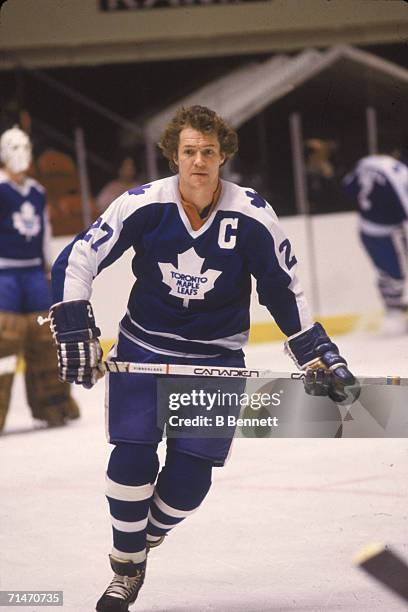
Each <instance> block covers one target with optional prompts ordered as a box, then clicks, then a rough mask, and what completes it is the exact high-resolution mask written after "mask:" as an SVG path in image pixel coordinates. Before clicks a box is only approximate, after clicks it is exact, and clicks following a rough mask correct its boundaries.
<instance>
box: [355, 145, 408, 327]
mask: <svg viewBox="0 0 408 612" xmlns="http://www.w3.org/2000/svg"><path fill="white" fill-rule="evenodd" d="M396 155H398V152H397V151H395V152H394V155H388V154H387V155H369V156H367V157H363V159H361V160H360V161H359V162H358V163H357V165H356V167H355V168H354V170H353V171H352V172H350V173H349V174H348V175H347V176H346V177H345V178H344V179H343V186H344V189H345V192H346V194H347V195H348V196H349V197H350V198H351V199H352V200H353V201H354V203H355V206H356V208H357V209H358V211H359V215H360V216H359V229H360V238H361V242H362V244H363V246H364V248H365V250H366V252H367V253H368V256H369V257H370V259H371V261H372V262H373V264H374V266H375V268H376V271H377V284H378V289H379V291H380V295H381V298H382V301H383V304H384V309H385V317H384V321H383V325H382V333H383V334H385V335H388V334H401V333H407V332H408V322H407V317H406V312H407V307H408V303H407V298H406V296H405V295H404V294H405V290H406V286H405V285H406V279H407V253H408V249H407V235H406V227H405V223H406V220H407V216H408V166H407V164H406V163H404V162H403V161H402V160H398V159H397V158H396Z"/></svg>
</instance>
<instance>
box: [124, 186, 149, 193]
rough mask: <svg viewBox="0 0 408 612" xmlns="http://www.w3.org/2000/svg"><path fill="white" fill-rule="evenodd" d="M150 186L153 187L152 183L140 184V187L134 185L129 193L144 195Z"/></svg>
mask: <svg viewBox="0 0 408 612" xmlns="http://www.w3.org/2000/svg"><path fill="white" fill-rule="evenodd" d="M149 187H151V185H150V184H149V185H147V184H146V185H139V186H138V187H134V188H133V189H129V191H128V194H129V195H143V194H144V193H146V190H147V189H149Z"/></svg>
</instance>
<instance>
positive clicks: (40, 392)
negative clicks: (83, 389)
mask: <svg viewBox="0 0 408 612" xmlns="http://www.w3.org/2000/svg"><path fill="white" fill-rule="evenodd" d="M38 315H43V316H46V315H47V313H46V312H40V313H32V314H29V315H26V317H27V334H26V338H25V343H24V358H25V362H26V371H25V382H26V392H27V401H28V404H29V406H30V409H31V412H32V415H33V417H34V418H35V419H41V420H44V421H47V423H48V424H49V425H51V426H57V425H62V424H64V422H65V419H76V418H78V417H79V416H80V412H79V408H78V405H77V403H76V402H75V400H74V399H73V398H72V397H71V389H70V385H69V384H68V383H65V382H61V381H60V380H59V379H58V363H57V355H56V351H55V346H54V341H53V338H52V334H51V331H50V329H49V327H48V326H46V325H42V326H40V325H38V323H37V317H38Z"/></svg>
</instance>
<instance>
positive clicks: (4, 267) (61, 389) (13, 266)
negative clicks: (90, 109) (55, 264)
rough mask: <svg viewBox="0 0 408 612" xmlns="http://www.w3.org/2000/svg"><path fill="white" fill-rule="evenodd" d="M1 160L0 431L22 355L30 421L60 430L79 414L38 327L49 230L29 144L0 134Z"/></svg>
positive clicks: (45, 293)
mask: <svg viewBox="0 0 408 612" xmlns="http://www.w3.org/2000/svg"><path fill="white" fill-rule="evenodd" d="M0 160H1V162H2V168H1V170H0V431H1V430H2V429H3V427H4V423H5V419H6V416H7V412H8V409H9V403H10V394H11V388H12V383H13V377H14V372H15V369H16V363H17V356H18V354H19V353H21V352H22V353H23V354H24V358H25V365H26V368H25V382H26V391H27V400H28V404H29V406H30V408H31V412H32V415H33V417H34V418H35V419H41V420H43V421H46V422H47V423H48V424H49V425H62V424H63V423H64V422H65V419H66V418H76V417H78V416H79V410H78V406H77V404H76V402H75V401H74V400H73V399H72V398H71V394H70V387H69V385H68V384H67V383H63V382H60V381H59V380H58V370H57V362H56V359H55V349H54V345H53V339H52V336H51V334H50V333H49V330H48V329H47V328H45V327H44V328H40V327H39V326H38V325H37V316H39V315H44V314H46V313H47V312H48V309H49V307H50V305H51V291H50V287H49V281H48V280H47V277H46V268H47V266H48V269H49V267H50V263H51V262H50V260H49V236H50V229H49V223H48V219H47V213H46V207H45V194H44V189H43V188H42V187H41V185H39V184H38V183H37V182H36V181H34V180H33V179H31V178H28V177H27V174H26V172H27V170H28V168H29V166H30V163H31V143H30V139H29V138H28V136H27V134H25V132H23V131H22V130H20V129H19V128H17V127H14V128H11V129H9V130H6V131H5V132H4V133H3V134H2V136H1V138H0Z"/></svg>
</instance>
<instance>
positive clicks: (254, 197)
mask: <svg viewBox="0 0 408 612" xmlns="http://www.w3.org/2000/svg"><path fill="white" fill-rule="evenodd" d="M245 194H246V195H247V196H248V198H249V199H250V200H251V204H252V205H253V206H256V207H257V208H265V207H266V206H267V202H266V201H265V200H264V199H263V198H261V196H260V195H259V193H256V191H246V192H245Z"/></svg>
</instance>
